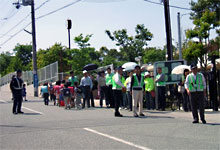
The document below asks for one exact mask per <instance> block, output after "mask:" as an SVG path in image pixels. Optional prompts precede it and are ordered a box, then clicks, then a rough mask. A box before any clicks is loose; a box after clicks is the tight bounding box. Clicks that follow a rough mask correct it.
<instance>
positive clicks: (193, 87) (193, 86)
mask: <svg viewBox="0 0 220 150" xmlns="http://www.w3.org/2000/svg"><path fill="white" fill-rule="evenodd" d="M188 76H189V77H188V84H189V91H190V92H196V91H203V90H204V85H203V81H202V74H201V73H197V74H196V81H195V79H194V77H193V74H192V73H191V74H189V75H188Z"/></svg>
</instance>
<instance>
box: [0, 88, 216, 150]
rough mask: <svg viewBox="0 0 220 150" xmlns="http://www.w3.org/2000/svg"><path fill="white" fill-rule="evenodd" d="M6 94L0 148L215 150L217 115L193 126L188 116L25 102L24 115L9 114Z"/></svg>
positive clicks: (0, 103) (0, 112)
mask: <svg viewBox="0 0 220 150" xmlns="http://www.w3.org/2000/svg"><path fill="white" fill-rule="evenodd" d="M10 98H11V94H10V93H9V92H3V91H0V149H1V150H3V149H28V150H29V149H41V150H42V149H76V150H79V149H82V150H84V149H85V150H87V149H91V150H97V149H103V150H104V149H109V150H113V149H117V150H123V149H124V150H130V149H137V150H138V149H141V150H150V149H161V150H177V149H185V150H196V149H207V150H219V149H220V113H219V112H212V111H206V120H207V124H205V125H204V124H201V123H199V124H192V123H191V122H192V116H191V113H190V112H187V113H186V112H183V111H174V112H173V111H165V112H160V111H147V110H145V111H144V113H145V115H146V117H141V118H134V117H133V116H132V113H131V112H129V111H127V110H122V111H121V112H122V114H123V115H124V117H122V118H116V117H114V116H113V109H107V108H99V107H96V108H90V109H84V110H76V109H71V110H65V109H64V108H63V107H57V106H53V105H52V103H51V104H49V106H45V105H44V104H43V101H42V99H41V98H36V97H28V101H27V102H24V103H23V108H22V111H24V112H25V113H24V114H18V115H13V114H12V101H11V100H10Z"/></svg>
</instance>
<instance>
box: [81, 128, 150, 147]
mask: <svg viewBox="0 0 220 150" xmlns="http://www.w3.org/2000/svg"><path fill="white" fill-rule="evenodd" d="M84 130H86V131H89V132H92V133H95V134H98V135H101V136H104V137H107V138H109V139H112V140H115V141H118V142H121V143H124V144H127V145H130V146H133V147H136V148H139V149H142V150H151V149H150V148H147V147H144V146H140V145H137V144H134V143H132V142H128V141H125V140H122V139H119V138H117V137H114V136H111V135H108V134H104V133H101V132H98V131H95V130H92V129H89V128H84Z"/></svg>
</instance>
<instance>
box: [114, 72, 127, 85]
mask: <svg viewBox="0 0 220 150" xmlns="http://www.w3.org/2000/svg"><path fill="white" fill-rule="evenodd" d="M120 77H121V75H120V74H119V73H116V74H115V77H114V80H115V83H116V84H117V85H119V86H121V87H125V86H124V85H123V84H122V83H121V81H120Z"/></svg>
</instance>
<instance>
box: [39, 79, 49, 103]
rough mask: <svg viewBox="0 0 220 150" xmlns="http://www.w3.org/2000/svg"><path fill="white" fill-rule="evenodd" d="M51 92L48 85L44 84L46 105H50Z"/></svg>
mask: <svg viewBox="0 0 220 150" xmlns="http://www.w3.org/2000/svg"><path fill="white" fill-rule="evenodd" d="M49 90H50V89H49V87H48V83H44V85H43V86H41V94H43V97H44V104H45V105H48V104H49Z"/></svg>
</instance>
